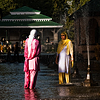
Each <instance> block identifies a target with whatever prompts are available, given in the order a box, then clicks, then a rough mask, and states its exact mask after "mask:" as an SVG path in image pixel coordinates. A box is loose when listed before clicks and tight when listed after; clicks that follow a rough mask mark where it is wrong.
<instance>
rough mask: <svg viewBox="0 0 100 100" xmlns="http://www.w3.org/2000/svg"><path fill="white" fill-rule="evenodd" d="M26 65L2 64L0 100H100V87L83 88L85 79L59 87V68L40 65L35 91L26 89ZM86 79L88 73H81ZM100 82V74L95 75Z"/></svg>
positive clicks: (0, 70) (0, 66) (0, 65)
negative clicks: (24, 67) (82, 84)
mask: <svg viewBox="0 0 100 100" xmlns="http://www.w3.org/2000/svg"><path fill="white" fill-rule="evenodd" d="M23 65H24V63H1V64H0V100H48V99H49V100H100V85H98V86H93V87H83V86H81V83H82V81H84V78H83V79H72V80H71V82H72V83H73V84H74V85H72V86H66V85H62V86H60V85H58V72H57V68H50V67H48V66H45V65H43V64H40V68H41V71H40V72H39V74H38V79H37V84H36V89H35V90H30V89H24V87H23V86H24V72H23ZM80 74H81V76H82V77H85V75H86V72H84V71H81V72H80ZM93 76H94V77H96V80H98V82H100V80H99V79H100V75H99V73H94V75H93Z"/></svg>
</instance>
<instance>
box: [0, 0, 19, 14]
mask: <svg viewBox="0 0 100 100" xmlns="http://www.w3.org/2000/svg"><path fill="white" fill-rule="evenodd" d="M16 5H17V4H16V3H14V1H13V0H0V8H1V9H2V13H3V16H5V15H6V14H8V13H9V12H10V11H11V10H12V9H15V7H16Z"/></svg>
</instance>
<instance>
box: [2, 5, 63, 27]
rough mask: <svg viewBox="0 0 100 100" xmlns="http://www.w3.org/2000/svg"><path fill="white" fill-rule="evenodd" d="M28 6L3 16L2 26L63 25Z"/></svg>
mask: <svg viewBox="0 0 100 100" xmlns="http://www.w3.org/2000/svg"><path fill="white" fill-rule="evenodd" d="M51 20H52V18H51V17H48V16H46V15H43V14H40V11H38V10H35V9H32V8H29V7H27V6H24V7H21V8H18V9H15V10H13V11H11V12H10V14H9V15H7V16H5V17H3V18H2V20H1V21H0V28H13V27H14V28H46V27H47V28H60V27H63V25H61V24H58V23H56V22H53V21H51Z"/></svg>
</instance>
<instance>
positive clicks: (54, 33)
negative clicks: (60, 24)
mask: <svg viewBox="0 0 100 100" xmlns="http://www.w3.org/2000/svg"><path fill="white" fill-rule="evenodd" d="M60 30H61V29H58V30H57V31H56V29H55V28H54V29H53V30H51V32H52V33H53V36H54V44H56V43H58V33H59V31H60Z"/></svg>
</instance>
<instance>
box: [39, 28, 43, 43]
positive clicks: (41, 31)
mask: <svg viewBox="0 0 100 100" xmlns="http://www.w3.org/2000/svg"><path fill="white" fill-rule="evenodd" d="M39 32H40V33H41V37H40V38H41V43H43V28H42V29H41V30H40V29H39Z"/></svg>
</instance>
